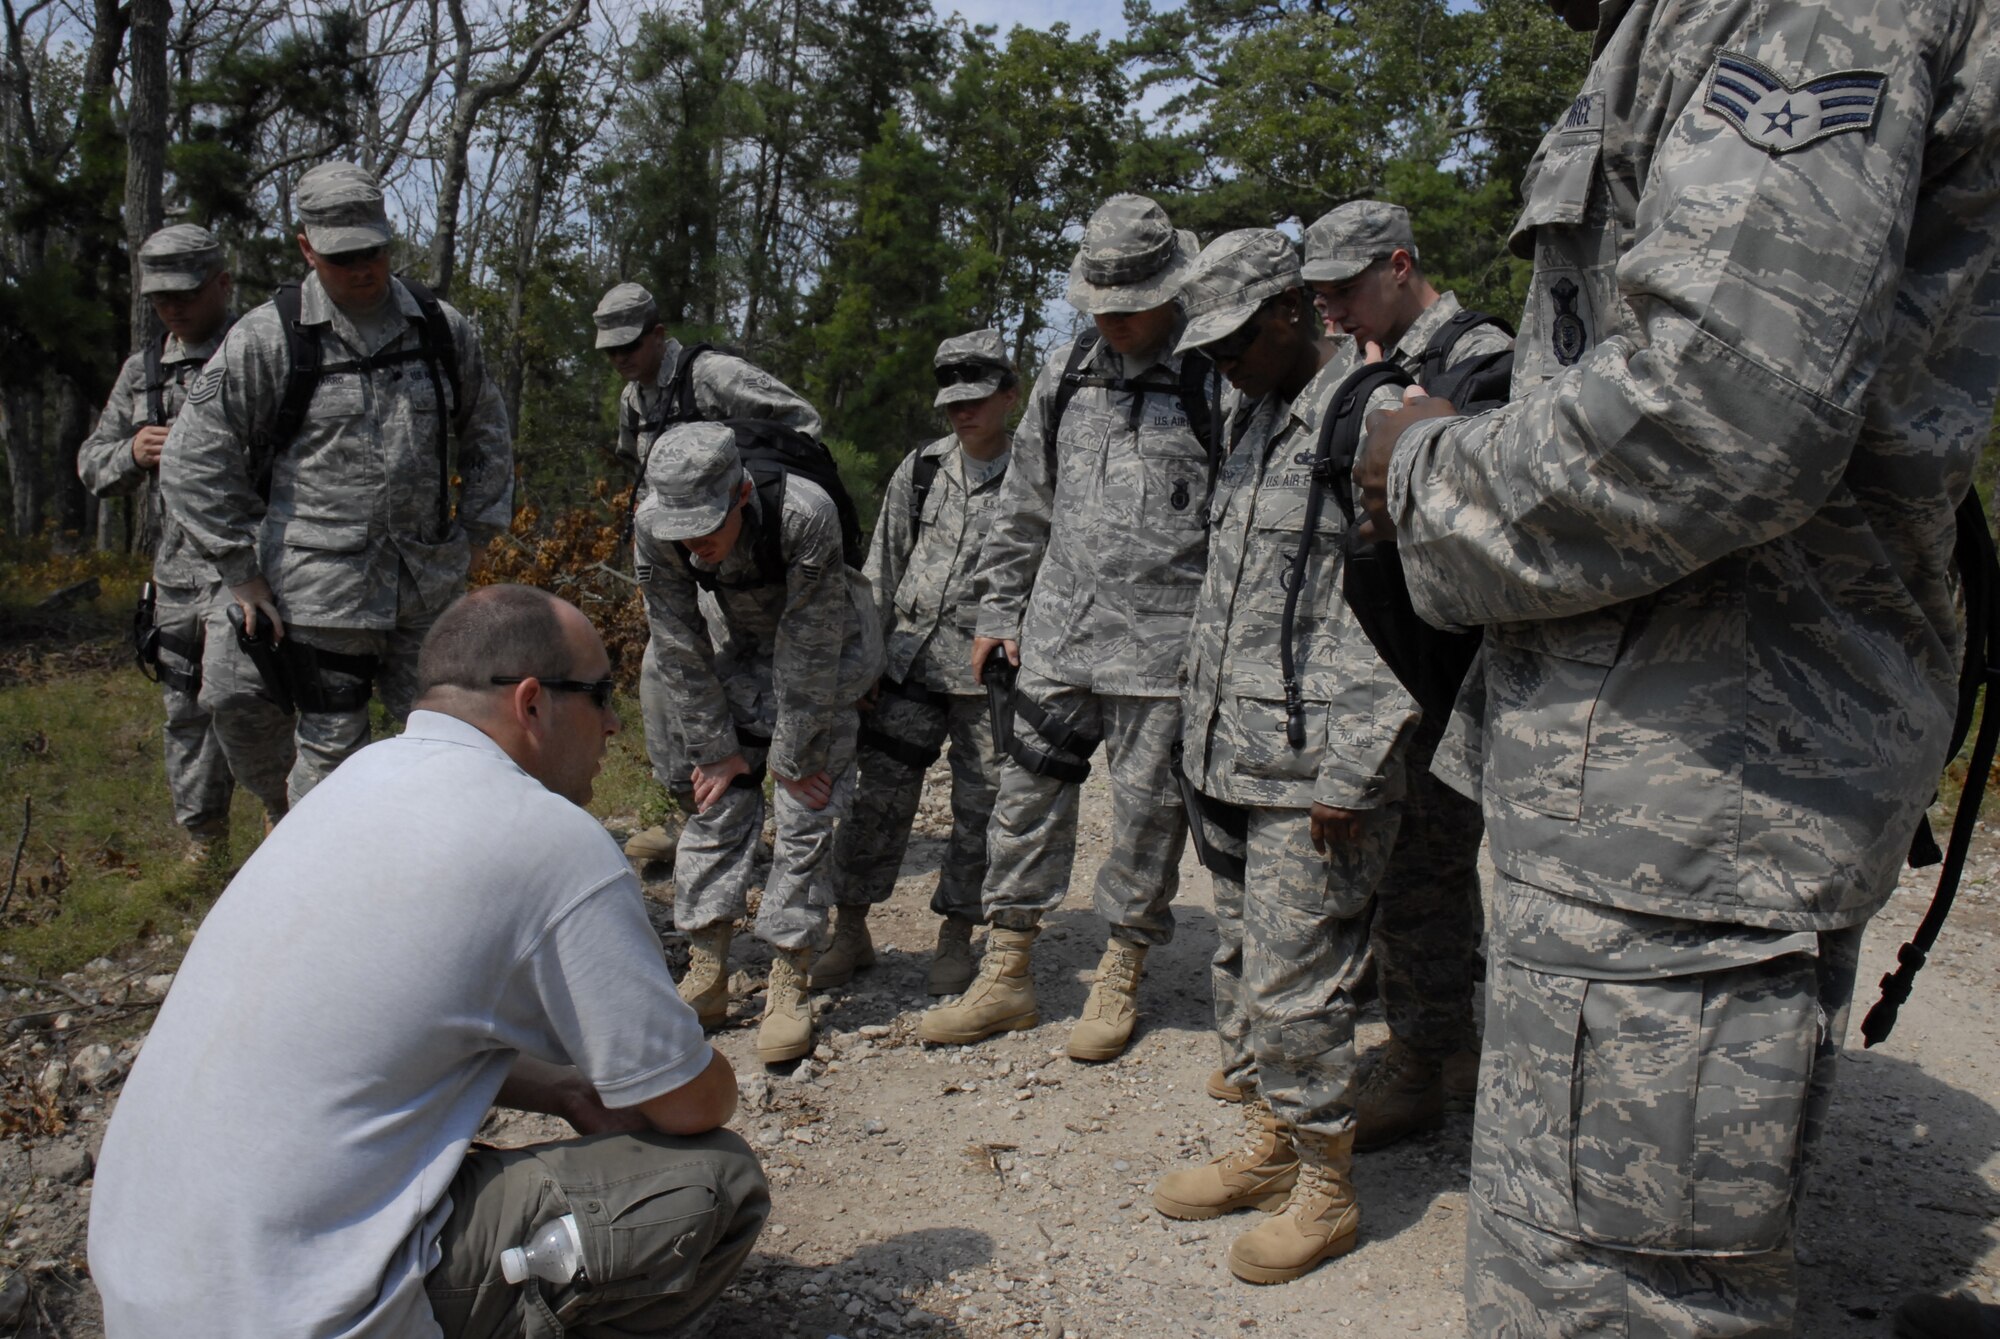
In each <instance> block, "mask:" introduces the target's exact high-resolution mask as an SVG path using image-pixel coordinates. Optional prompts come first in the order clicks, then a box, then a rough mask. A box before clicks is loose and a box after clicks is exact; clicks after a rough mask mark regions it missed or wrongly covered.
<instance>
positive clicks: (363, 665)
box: [228, 604, 382, 715]
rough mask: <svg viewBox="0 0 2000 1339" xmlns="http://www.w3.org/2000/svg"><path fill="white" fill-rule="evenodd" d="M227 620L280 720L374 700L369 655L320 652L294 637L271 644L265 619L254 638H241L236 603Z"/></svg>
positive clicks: (375, 665) (376, 663)
mask: <svg viewBox="0 0 2000 1339" xmlns="http://www.w3.org/2000/svg"><path fill="white" fill-rule="evenodd" d="M228 617H229V626H230V627H231V628H232V629H234V630H235V633H236V644H237V645H238V646H239V647H241V648H242V649H243V654H245V655H247V656H249V657H250V663H251V664H253V665H255V666H256V667H257V677H258V678H259V679H262V680H263V681H264V692H265V694H266V695H267V696H268V697H269V698H270V699H271V701H272V702H274V703H275V704H277V707H278V709H279V710H280V711H283V712H284V713H285V714H286V715H291V714H292V713H294V712H301V711H310V712H348V711H359V710H360V709H361V708H363V707H365V706H367V705H368V699H369V698H370V697H372V696H374V694H375V675H376V672H377V671H378V670H379V669H380V668H381V664H382V662H381V661H380V660H378V659H376V658H375V657H374V656H357V655H349V654H347V653H346V652H342V651H326V650H322V649H320V648H319V647H317V646H308V645H307V644H306V643H304V642H302V641H300V640H299V639H298V638H297V637H287V638H285V639H284V640H283V641H274V640H273V639H272V628H271V622H270V620H269V619H260V620H258V623H257V635H256V636H254V637H253V636H249V635H246V634H245V632H244V631H243V606H242V605H240V604H231V605H230V606H229V612H228Z"/></svg>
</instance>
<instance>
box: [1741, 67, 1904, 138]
mask: <svg viewBox="0 0 2000 1339" xmlns="http://www.w3.org/2000/svg"><path fill="white" fill-rule="evenodd" d="M1888 88H1889V76H1888V75H1886V74H1883V73H1882V72H1881V71H1879V70H1841V71H1838V72H1836V73H1834V74H1823V75H1819V76H1817V77H1816V78H1812V79H1808V80H1806V81H1805V82H1804V83H1802V84H1799V85H1797V86H1793V85H1791V84H1788V83H1786V82H1785V81H1784V80H1783V79H1781V78H1779V77H1778V75H1777V74H1776V72H1774V71H1773V70H1771V69H1770V68H1769V67H1768V66H1765V65H1762V64H1759V63H1758V62H1757V61H1754V60H1752V59H1750V58H1749V57H1748V56H1745V55H1741V54H1739V53H1737V52H1734V51H1725V52H1723V53H1722V54H1721V55H1719V56H1717V57H1716V58H1715V68H1714V69H1713V70H1711V71H1710V72H1709V76H1708V92H1707V94H1706V95H1705V96H1704V97H1703V98H1702V106H1703V108H1705V109H1706V110H1708V111H1711V112H1714V113H1715V114H1716V115H1717V116H1720V117H1721V118H1722V119H1723V120H1725V121H1727V122H1729V124H1731V125H1733V126H1735V127H1736V129H1737V130H1738V132H1740V133H1741V134H1742V136H1743V138H1744V139H1746V140H1749V141H1750V142H1751V143H1752V144H1754V145H1756V146H1757V147H1758V148H1760V149H1766V150H1769V151H1770V152H1772V153H1790V152H1791V151H1792V150H1793V149H1803V148H1805V146H1806V145H1808V144H1812V143H1815V142H1816V141H1819V140H1823V139H1825V138H1826V137H1827V136H1829V135H1838V134H1840V133H1841V132H1842V131H1844V130H1867V129H1868V128H1870V127H1871V126H1873V125H1874V124H1875V121H1876V118H1877V117H1879V116H1880V115H1881V114H1882V99H1883V96H1884V94H1885V93H1886V92H1887V91H1888Z"/></svg>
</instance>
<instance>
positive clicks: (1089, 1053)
mask: <svg viewBox="0 0 2000 1339" xmlns="http://www.w3.org/2000/svg"><path fill="white" fill-rule="evenodd" d="M1131 1045H1132V1039H1131V1038H1130V1037H1127V1038H1126V1039H1125V1040H1124V1041H1121V1042H1119V1043H1118V1044H1117V1045H1116V1046H1079V1045H1077V1044H1076V1043H1075V1042H1074V1041H1072V1042H1071V1043H1070V1044H1069V1058H1070V1059H1072V1060H1083V1061H1087V1062H1089V1063H1092V1064H1102V1063H1103V1062H1105V1061H1106V1060H1116V1059H1117V1058H1118V1057H1119V1056H1121V1055H1123V1054H1125V1052H1126V1050H1127V1049H1128V1048H1129V1047H1130V1046H1131Z"/></svg>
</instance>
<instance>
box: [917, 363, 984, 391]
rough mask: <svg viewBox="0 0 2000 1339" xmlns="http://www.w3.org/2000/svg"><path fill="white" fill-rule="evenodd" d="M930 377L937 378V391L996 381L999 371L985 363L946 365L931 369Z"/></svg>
mask: <svg viewBox="0 0 2000 1339" xmlns="http://www.w3.org/2000/svg"><path fill="white" fill-rule="evenodd" d="M931 375H932V376H934V377H936V378H937V384H938V389H939V390H943V389H944V388H945V387H946V386H957V385H959V384H961V383H971V382H979V381H997V380H998V379H999V377H1000V369H999V368H997V367H990V366H988V365H987V364H985V363H946V364H945V365H944V366H943V367H934V368H932V369H931Z"/></svg>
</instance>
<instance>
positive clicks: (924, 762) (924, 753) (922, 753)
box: [859, 725, 944, 772]
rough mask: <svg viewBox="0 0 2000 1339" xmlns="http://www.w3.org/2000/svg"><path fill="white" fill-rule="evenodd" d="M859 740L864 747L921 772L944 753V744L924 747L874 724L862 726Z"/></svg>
mask: <svg viewBox="0 0 2000 1339" xmlns="http://www.w3.org/2000/svg"><path fill="white" fill-rule="evenodd" d="M859 742H860V744H861V747H862V748H864V749H874V750H875V751H876V752H877V753H880V754H883V755H885V756H887V757H890V758H894V759H895V760H896V761H897V762H899V763H901V764H903V766H905V767H910V768H914V769H916V770H917V771H919V772H922V771H926V770H928V769H929V767H930V765H931V764H932V763H934V762H936V761H937V760H938V759H939V758H940V757H942V756H943V754H944V746H943V745H942V744H940V745H938V746H937V747H936V748H929V749H927V748H923V747H921V746H919V745H916V744H912V743H911V742H910V741H909V740H907V739H898V738H896V737H895V736H894V735H890V734H885V733H883V732H882V731H880V730H877V729H876V728H875V727H874V726H872V725H864V726H862V727H861V737H860V741H859Z"/></svg>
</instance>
